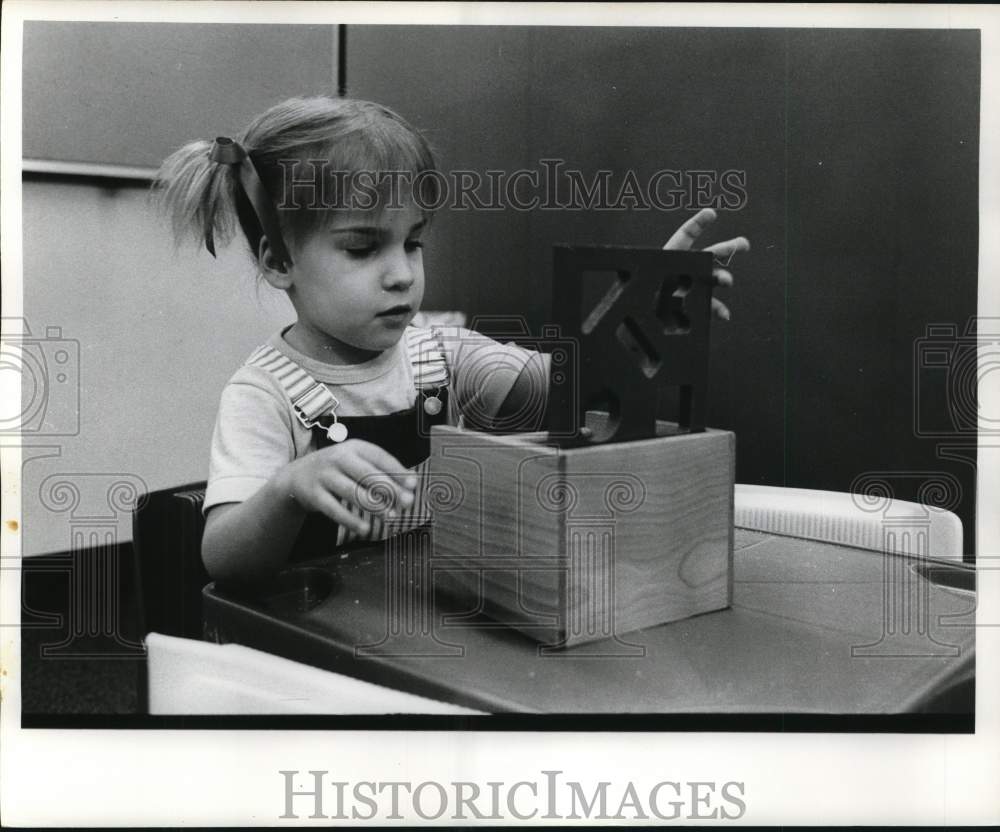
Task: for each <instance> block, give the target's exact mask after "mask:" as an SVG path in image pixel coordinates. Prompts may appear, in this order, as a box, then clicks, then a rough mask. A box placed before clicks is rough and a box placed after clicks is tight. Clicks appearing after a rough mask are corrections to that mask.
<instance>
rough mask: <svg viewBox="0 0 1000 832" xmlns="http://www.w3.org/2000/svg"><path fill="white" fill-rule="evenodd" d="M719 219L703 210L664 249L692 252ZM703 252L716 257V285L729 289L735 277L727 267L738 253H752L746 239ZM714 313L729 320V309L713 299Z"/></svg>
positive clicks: (713, 247) (737, 239)
mask: <svg viewBox="0 0 1000 832" xmlns="http://www.w3.org/2000/svg"><path fill="white" fill-rule="evenodd" d="M717 218H718V215H717V214H716V213H715V211H713V210H712V209H711V208H703V209H702V210H700V211H699V212H698V213H697V214H695V215H694V216H693V217H691V219H689V220H688V221H687V222H686V223H684V225H682V226H681V227H680V228H678V229H677V231H675V232H674V235H673V236H672V237H671V238H670V239H669V240H667V244H666V245H665V246H664V248H665V249H672V250H674V251H688V250H690V249H691V248H692V247H693V246H694V244H695V243H696V242H697V241H698V238H699V237H700V236H701V235H702V233H704V231H705V229H706V228H709V227H710V226H711V225H712V223H714V222H715V220H716V219H717ZM701 251H710V252H712V254H713V256H714V259H715V265H714V266H713V268H712V277H713V278H714V279H715V285H716V286H725V287H729V286H732V285H733V276H732V274H731V273H730V272H729V270H728V269H727V268H726V267H727V266H728V265H729V262H730V261H731V260H732V258H733V256H734V255H735V254H736V252H738V251H750V241H749V240H748V239H747V238H746V237H735V238H733V239H732V240H725V241H724V242H721V243H714V244H712V245H710V246H705V248H703V249H701ZM712 312H713V314H714V315H715V316H716V317H717V318H721V319H722V320H724V321H728V320H729V317H730V316H729V307H728V306H726V305H725V304H724V303H723V302H722V301H721V300H719V299H718V298H712Z"/></svg>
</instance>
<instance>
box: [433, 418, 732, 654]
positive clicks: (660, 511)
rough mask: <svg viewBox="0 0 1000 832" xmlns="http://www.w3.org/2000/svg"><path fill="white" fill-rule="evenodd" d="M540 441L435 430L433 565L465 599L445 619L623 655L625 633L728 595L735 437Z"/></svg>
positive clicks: (721, 602)
mask: <svg viewBox="0 0 1000 832" xmlns="http://www.w3.org/2000/svg"><path fill="white" fill-rule="evenodd" d="M670 430H671V426H669V425H668V424H666V423H660V426H659V432H660V433H661V434H667V433H669V432H670ZM547 438H548V437H547V434H544V433H541V434H512V435H506V436H505V435H495V434H486V433H478V432H472V431H465V430H461V429H459V428H453V427H435V428H434V429H433V431H432V434H431V458H430V480H429V484H428V488H429V491H428V494H427V496H428V499H429V501H430V504H431V506H432V510H433V512H434V523H433V530H432V534H433V547H432V552H433V554H432V555H431V561H432V570H433V573H434V575H435V584H436V586H438V587H440V588H443V589H444V591H446V592H448V593H449V594H451V595H458V596H459V597H460V598H461V599H462V600H463V601H466V602H467V604H468V613H467V615H464V616H452V620H451V621H450V622H446V624H449V623H450V624H456V623H461V621H462V620H464V621H465V622H466V624H467V625H469V626H497V625H506V626H511V627H515V628H517V629H519V630H521V631H523V632H524V633H527V634H529V635H531V636H532V637H534V638H536V639H538V640H539V641H542V642H544V643H545V644H546V645H548V646H549V647H565V646H572V645H575V644H582V643H585V642H594V645H593V646H594V647H598V642H600V645H601V648H600V649H613V650H614V651H615V652H621V651H625V652H628V650H629V644H628V643H627V641H626V640H622V639H620V638H619V636H621V635H622V634H625V633H628V632H629V631H631V630H636V629H638V628H643V627H651V626H655V625H657V624H663V623H665V622H668V621H676V620H678V619H682V618H688V617H690V616H692V615H698V614H699V613H705V612H710V611H713V610H719V609H723V608H725V607H728V606H729V605H730V603H731V600H732V556H733V482H734V466H735V439H736V437H735V435H734V434H732V433H730V432H727V431H715V430H709V431H707V432H704V433H693V434H681V435H660V436H657V438H654V439H644V440H636V441H632V442H624V443H615V444H594V445H587V446H584V447H575V448H569V449H563V448H559V447H558V446H556V445H555V444H549V443H547V441H546V440H547ZM456 618H458V619H459V621H456V620H455V619H456ZM632 646H633V647H636V649H639V648H638V646H637V645H632Z"/></svg>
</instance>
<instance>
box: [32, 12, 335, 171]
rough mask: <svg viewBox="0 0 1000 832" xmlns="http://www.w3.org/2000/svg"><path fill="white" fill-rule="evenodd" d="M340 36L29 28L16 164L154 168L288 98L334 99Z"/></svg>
mask: <svg viewBox="0 0 1000 832" xmlns="http://www.w3.org/2000/svg"><path fill="white" fill-rule="evenodd" d="M336 46H337V37H336V26H316V25H286V26H255V25H250V24H244V25H234V24H189V23H91V22H63V21H28V22H26V23H25V25H24V59H23V67H24V92H23V97H24V115H23V125H24V128H23V129H24V133H23V142H24V146H23V156H24V158H26V159H42V160H52V161H61V162H85V163H91V164H102V165H129V166H136V167H157V166H158V165H159V164H160V162H161V161H162V160H163V158H164V157H165V156H166V155H167V154H169V153H170V152H171V151H172V150H174V149H175V148H177V147H179V146H180V145H182V144H184V143H186V142H188V141H191V140H193V139H197V138H212V137H214V136H215V135H217V134H227V133H235V132H237V131H239V130H240V129H241V128H242V127H243V126H244V125H246V123H247V122H248V121H249V120H250V119H251V118H252V117H253V116H254V115H256V114H257V113H259V112H261V111H262V110H264V109H266V108H267V107H268V106H270V105H271V104H275V103H277V102H278V101H281V100H282V99H285V98H288V97H289V96H292V95H315V94H319V93H335V92H336V89H337V79H336V66H337V60H336Z"/></svg>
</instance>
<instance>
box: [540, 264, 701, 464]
mask: <svg viewBox="0 0 1000 832" xmlns="http://www.w3.org/2000/svg"><path fill="white" fill-rule="evenodd" d="M554 255H555V269H554V274H553V290H552V300H553V303H552V316H551V321H552V322H553V323H554V324H556V325H557V326H558V327H559V331H560V336H561V338H562V339H563V341H564V343H565V344H567V345H568V348H569V351H570V352H571V356H570V362H569V364H570V365H571V366H568V367H567V366H566V363H565V362H563V363H562V364H561V365H560V366H559V367H558V368H557V367H556V366H555V363H553V367H552V378H551V379H550V381H551V384H550V398H549V409H548V428H549V431H550V436H551V438H552V439H553V440H556V441H559V442H560V443H562V444H563V445H574V444H579V443H583V442H625V441H629V440H633V439H646V438H650V437H653V436H655V435H656V419H657V415H658V414H657V409H658V401H659V398H660V395H661V392H662V391H663V390H664V388H669V387H672V386H673V387H677V388H679V390H680V395H679V402H680V406H679V411H680V412H679V413H678V414H677V415H676V419H675V421H676V422H677V423H678V425H679V428H680V430H681V431H683V432H691V433H694V432H698V431H702V430H704V428H705V397H706V390H707V385H708V352H709V323H710V320H711V310H712V287H713V282H712V255H711V253H709V252H693V251H665V250H663V249H658V248H641V247H632V246H572V245H557V246H555V247H554ZM557 373H558V374H559V377H558V378H557V377H556V374H557ZM588 410H604V411H607V412H608V413H609V415H610V418H609V419H608V420H607V427H606V429H605V430H603V431H602V432H601V433H600V434H591V435H589V436H588V435H587V433H586V432H581V430H580V428H581V426H583V425H584V423H585V422H584V419H585V414H586V412H587V411H588ZM659 415H660V416H661V418H662V417H663V416H664V415H666V414H659Z"/></svg>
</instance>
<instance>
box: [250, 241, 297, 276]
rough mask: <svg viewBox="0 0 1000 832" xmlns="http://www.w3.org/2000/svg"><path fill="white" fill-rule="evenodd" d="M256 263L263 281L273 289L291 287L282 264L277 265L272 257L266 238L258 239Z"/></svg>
mask: <svg viewBox="0 0 1000 832" xmlns="http://www.w3.org/2000/svg"><path fill="white" fill-rule="evenodd" d="M257 263H258V265H259V266H260V273H261V274H262V275H263V276H264V280H266V281H267V282H268V283H270V284H271V285H272V286H273V287H274V288H275V289H289V288H291V285H292V278H291V275H290V274H289V273H288V269H287V268H286V266H285V265H284V264H283V263H279V262H278V261H277V259H276V258H275V256H274V252H273V251H272V249H271V246H270V244H269V243H268V242H267V237H261V238H260V245H259V246H258V248H257Z"/></svg>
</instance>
